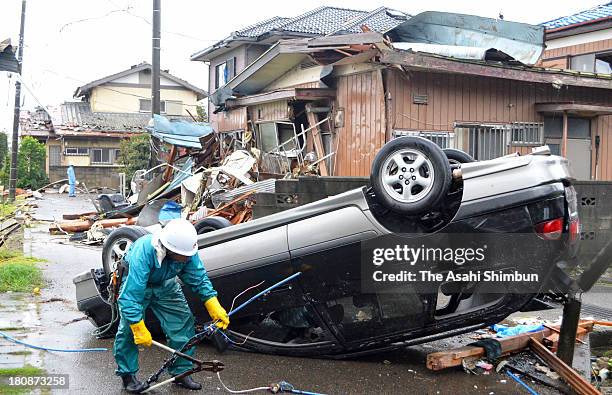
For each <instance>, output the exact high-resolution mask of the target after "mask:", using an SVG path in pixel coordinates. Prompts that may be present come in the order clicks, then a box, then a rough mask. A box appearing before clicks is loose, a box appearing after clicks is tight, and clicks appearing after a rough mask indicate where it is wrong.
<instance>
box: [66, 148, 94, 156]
mask: <svg viewBox="0 0 612 395" xmlns="http://www.w3.org/2000/svg"><path fill="white" fill-rule="evenodd" d="M64 155H66V156H87V155H89V148H84V147H66V150H65V151H64Z"/></svg>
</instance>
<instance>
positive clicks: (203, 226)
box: [193, 216, 233, 235]
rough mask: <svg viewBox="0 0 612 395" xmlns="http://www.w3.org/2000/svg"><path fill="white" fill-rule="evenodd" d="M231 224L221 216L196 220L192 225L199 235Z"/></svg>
mask: <svg viewBox="0 0 612 395" xmlns="http://www.w3.org/2000/svg"><path fill="white" fill-rule="evenodd" d="M232 225H233V224H232V223H231V222H230V221H229V220H227V219H225V218H223V217H214V216H213V217H206V218H203V219H201V220H199V221H197V222H196V223H195V224H193V226H194V227H195V229H196V232H197V233H198V234H199V235H202V234H204V233H208V232H213V231H215V230H219V229H223V228H227V227H228V226H232Z"/></svg>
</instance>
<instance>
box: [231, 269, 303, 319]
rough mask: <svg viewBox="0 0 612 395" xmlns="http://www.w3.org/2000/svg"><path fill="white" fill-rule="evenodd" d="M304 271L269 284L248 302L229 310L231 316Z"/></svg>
mask: <svg viewBox="0 0 612 395" xmlns="http://www.w3.org/2000/svg"><path fill="white" fill-rule="evenodd" d="M301 274H302V272H297V273H295V274H292V275H291V276H289V277H287V278H286V279H284V280H282V281H279V282H277V283H276V284H274V285H271V286H269V287H268V288H266V289H264V290H263V291H261V292H259V293H258V294H257V295H255V296H253V297H252V298H250V299H249V300H247V301H246V302H244V303H243V304H241V305H240V306H238V307H236V308H235V309H234V310H232V311H230V312H229V314H228V315H229V316H230V317H231V316H232V314H234V313H237V312H239V311H240V310H242V309H243V308H244V307H246V306H247V305H248V304H249V303H251V302H252V301H254V300H255V299H257V298H259V297H260V296H261V295H263V294H265V293H267V292H270V291H272V290H273V289H274V288H277V287H280V286H281V285H283V284H285V283H286V282H288V281H291V280H293V279H294V278H296V277H297V276H299V275H301Z"/></svg>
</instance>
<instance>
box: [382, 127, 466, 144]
mask: <svg viewBox="0 0 612 395" xmlns="http://www.w3.org/2000/svg"><path fill="white" fill-rule="evenodd" d="M393 134H394V136H395V137H400V136H416V137H423V138H425V139H427V140H431V141H433V142H434V143H436V144H437V145H438V146H439V147H440V148H450V147H452V146H453V139H454V133H450V132H417V131H412V130H394V131H393Z"/></svg>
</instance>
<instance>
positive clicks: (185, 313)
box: [113, 235, 217, 376]
mask: <svg viewBox="0 0 612 395" xmlns="http://www.w3.org/2000/svg"><path fill="white" fill-rule="evenodd" d="M152 237H153V236H152V235H146V236H143V237H141V238H139V239H138V240H136V241H135V242H134V244H132V245H131V246H130V248H129V249H128V251H127V254H126V256H125V258H124V259H125V261H126V262H127V263H129V272H128V275H127V277H126V276H124V279H123V284H122V285H121V290H120V292H119V298H118V299H117V305H118V307H119V312H120V316H121V320H120V321H119V329H118V331H117V335H116V336H115V345H114V346H113V354H114V355H115V360H116V361H117V370H116V373H117V374H118V375H119V376H124V375H126V374H134V373H136V372H137V371H138V347H137V346H136V345H135V344H134V335H133V333H132V329H131V328H130V325H132V324H135V323H137V322H139V321H140V320H144V317H145V311H146V309H147V308H151V310H152V311H153V313H154V314H155V316H156V317H157V318H158V319H159V322H160V323H161V327H162V330H163V331H164V333H165V334H166V339H167V340H168V345H169V346H170V347H172V348H173V349H175V350H176V349H178V348H181V347H182V346H183V345H184V344H185V343H186V342H187V341H188V340H189V339H190V338H191V337H192V336H193V335H194V332H195V330H194V318H193V315H192V313H191V310H190V309H189V306H188V305H187V301H186V300H185V295H183V291H182V290H181V286H180V285H179V283H178V281H177V278H179V279H180V280H181V281H182V282H183V284H185V285H186V286H188V287H189V288H190V289H191V290H192V291H193V292H194V293H196V294H197V295H198V296H199V297H200V300H201V301H202V302H206V301H207V300H208V299H210V298H212V297H215V296H217V292H216V291H215V290H214V289H213V286H212V284H211V282H210V280H209V279H208V275H207V274H206V270H205V269H204V264H203V263H202V261H201V260H200V257H199V255H198V254H195V255H194V256H192V257H190V258H189V260H188V261H187V262H177V261H174V260H172V259H170V258H168V257H165V258H164V259H163V261H162V262H159V261H158V259H157V256H156V251H155V248H154V247H153V244H152V243H153V239H152ZM156 351H158V350H156ZM160 351H161V350H160ZM163 352H164V353H165V351H163ZM193 352H194V350H193V348H192V349H190V350H188V351H186V352H185V353H186V354H188V355H193ZM189 369H191V362H189V361H187V360H185V359H183V358H179V359H178V360H177V361H176V363H175V364H174V365H173V366H171V367H170V369H169V372H170V374H172V375H177V374H179V373H183V372H184V371H186V370H189Z"/></svg>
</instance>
